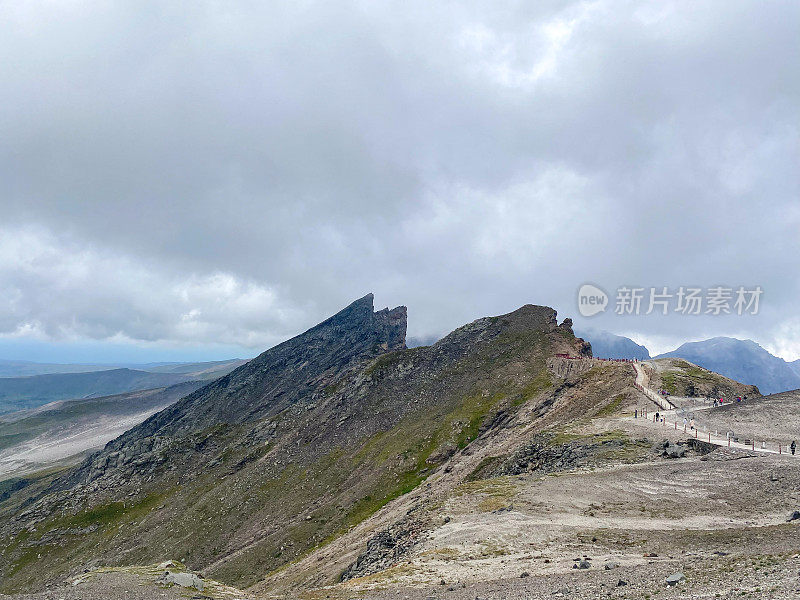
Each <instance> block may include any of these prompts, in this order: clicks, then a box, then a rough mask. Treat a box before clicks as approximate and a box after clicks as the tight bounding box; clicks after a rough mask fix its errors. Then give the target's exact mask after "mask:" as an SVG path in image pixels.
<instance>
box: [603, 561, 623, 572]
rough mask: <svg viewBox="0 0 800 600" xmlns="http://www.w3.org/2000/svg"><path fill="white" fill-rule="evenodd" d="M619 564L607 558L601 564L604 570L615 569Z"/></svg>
mask: <svg viewBox="0 0 800 600" xmlns="http://www.w3.org/2000/svg"><path fill="white" fill-rule="evenodd" d="M618 566H619V563H617V562H614V561H613V560H609V561H608V562H606V563H605V564H604V565H603V568H604V569H605V570H606V571H610V570H611V569H616V568H617V567H618Z"/></svg>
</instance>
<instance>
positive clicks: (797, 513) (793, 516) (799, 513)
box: [786, 510, 800, 523]
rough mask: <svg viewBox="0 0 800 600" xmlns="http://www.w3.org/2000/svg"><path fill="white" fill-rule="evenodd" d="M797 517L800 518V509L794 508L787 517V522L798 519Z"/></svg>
mask: <svg viewBox="0 0 800 600" xmlns="http://www.w3.org/2000/svg"><path fill="white" fill-rule="evenodd" d="M797 519H800V510H794V511H792V512H790V513H789V516H788V517H786V522H787V523H788V522H789V521H796V520H797Z"/></svg>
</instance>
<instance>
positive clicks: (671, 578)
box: [667, 571, 686, 585]
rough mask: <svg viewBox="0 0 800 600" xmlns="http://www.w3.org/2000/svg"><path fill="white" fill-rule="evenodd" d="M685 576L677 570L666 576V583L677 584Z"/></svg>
mask: <svg viewBox="0 0 800 600" xmlns="http://www.w3.org/2000/svg"><path fill="white" fill-rule="evenodd" d="M685 579H686V576H685V575H684V574H683V573H681V572H680V571H678V572H677V573H673V574H672V575H670V576H669V577H667V585H678V584H679V583H680V582H681V581H684V580H685Z"/></svg>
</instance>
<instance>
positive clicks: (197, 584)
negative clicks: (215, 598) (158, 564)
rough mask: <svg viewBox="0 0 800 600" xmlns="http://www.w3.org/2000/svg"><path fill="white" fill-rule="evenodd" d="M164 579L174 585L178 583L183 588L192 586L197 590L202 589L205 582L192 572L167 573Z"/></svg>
mask: <svg viewBox="0 0 800 600" xmlns="http://www.w3.org/2000/svg"><path fill="white" fill-rule="evenodd" d="M164 581H165V582H166V583H174V584H175V585H179V586H181V587H185V588H194V589H196V590H198V591H201V592H202V591H203V588H205V584H204V583H203V580H202V579H200V578H199V577H198V576H197V575H195V574H194V573H169V572H168V573H167V576H166V577H164Z"/></svg>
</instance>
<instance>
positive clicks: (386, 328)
mask: <svg viewBox="0 0 800 600" xmlns="http://www.w3.org/2000/svg"><path fill="white" fill-rule="evenodd" d="M374 299H375V297H374V295H373V294H372V293H369V294H367V295H366V296H364V297H362V298H359V299H358V300H356V301H355V302H353V303H351V304H349V305H348V306H346V307H345V308H343V309H342V310H340V311H339V312H338V313H336V314H335V315H333V316H332V317H330V318H328V319H326V320H324V321H323V322H322V323H320V324H319V325H316V326H315V327H312V328H311V329H309V330H308V332H307V333H314V332H317V331H320V330H326V329H331V328H333V329H335V330H338V331H359V330H360V331H363V332H370V333H372V334H373V335H376V336H377V338H378V343H379V345H380V346H381V349H382V350H402V349H404V348H405V347H406V328H407V326H408V309H407V308H406V307H405V306H398V307H396V308H392V309H389V308H384V309H383V310H379V311H377V312H376V311H375V309H374Z"/></svg>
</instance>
